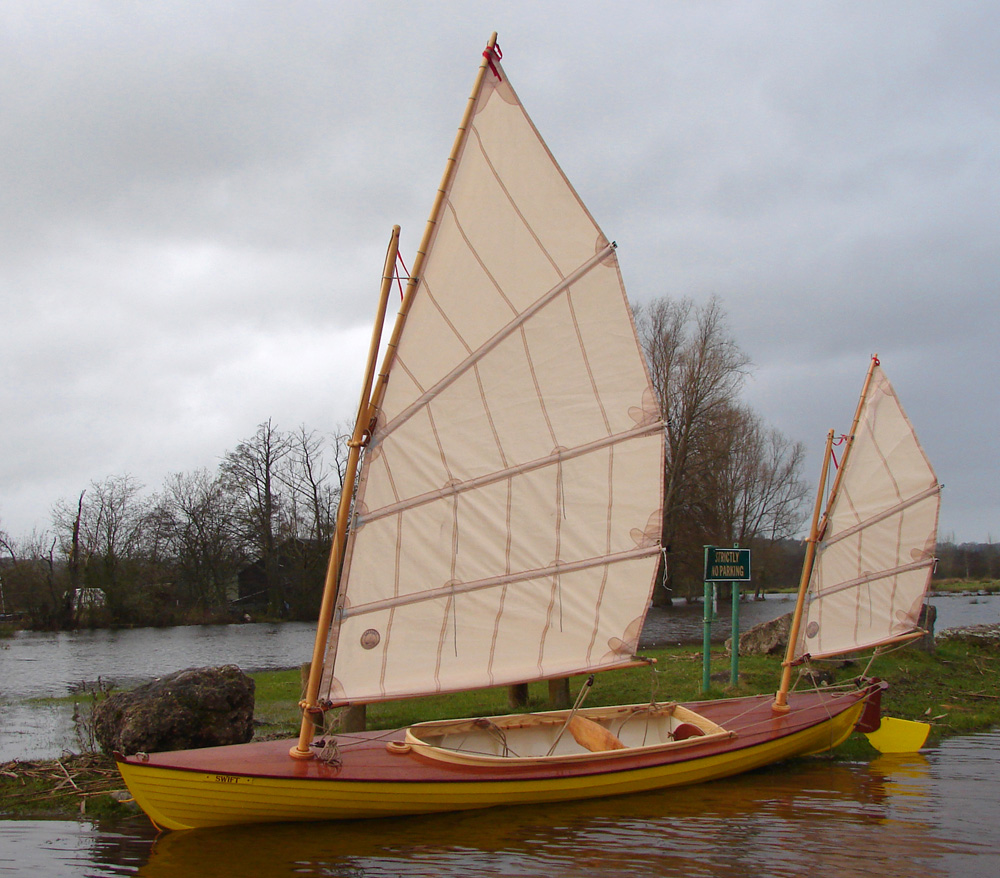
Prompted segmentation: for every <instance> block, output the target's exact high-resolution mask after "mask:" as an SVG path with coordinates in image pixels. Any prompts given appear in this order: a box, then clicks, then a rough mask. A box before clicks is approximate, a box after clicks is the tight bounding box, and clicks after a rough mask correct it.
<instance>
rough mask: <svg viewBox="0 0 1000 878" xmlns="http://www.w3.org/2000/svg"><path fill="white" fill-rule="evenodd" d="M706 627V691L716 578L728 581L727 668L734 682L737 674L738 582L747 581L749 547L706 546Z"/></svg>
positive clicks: (706, 689)
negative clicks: (729, 660)
mask: <svg viewBox="0 0 1000 878" xmlns="http://www.w3.org/2000/svg"><path fill="white" fill-rule="evenodd" d="M704 578H705V631H704V637H703V642H704V649H703V657H702V676H701V689H702V691H703V692H707V691H708V690H709V688H710V686H711V673H710V670H709V665H710V662H711V640H710V630H709V629H710V627H711V622H712V620H713V618H714V613H713V612H712V600H711V596H712V593H713V591H714V589H715V583H716V582H728V583H729V584H730V587H731V590H732V596H733V611H732V629H733V630H732V643H733V652H732V663H731V666H730V672H729V683H730V685H731V686H735V685H736V684H737V683H738V682H739V676H740V586H739V584H740V583H741V582H749V581H750V550H749V549H741V548H739V546H734V547H733V548H731V549H723V548H720V547H718V546H705V577H704Z"/></svg>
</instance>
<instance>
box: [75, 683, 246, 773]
mask: <svg viewBox="0 0 1000 878" xmlns="http://www.w3.org/2000/svg"><path fill="white" fill-rule="evenodd" d="M253 707H254V682H253V680H252V679H251V678H250V677H248V676H247V675H246V674H244V673H243V672H242V671H241V670H240V669H239V668H238V667H236V666H235V665H225V666H223V667H219V668H189V669H188V670H185V671H178V672H176V673H174V674H170V675H169V676H166V677H160V678H158V679H156V680H154V681H153V682H151V683H147V684H145V685H144V686H140V687H138V688H137V689H133V690H131V691H130V692H117V693H114V694H113V695H109V696H108V697H107V698H106V699H105V700H104V701H102V702H101V703H100V704H98V705H97V706H96V707H95V709H94V735H95V737H96V738H97V741H98V743H99V744H100V745H101V749H102V750H103V751H104V752H105V753H112V752H114V751H115V750H118V751H120V752H122V753H126V754H132V753H141V752H146V753H149V752H155V751H164V750H187V749H196V748H199V747H215V746H218V745H222V744H245V743H246V742H247V741H249V740H250V739H251V738H252V737H253Z"/></svg>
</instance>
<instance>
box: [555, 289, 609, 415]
mask: <svg viewBox="0 0 1000 878" xmlns="http://www.w3.org/2000/svg"><path fill="white" fill-rule="evenodd" d="M566 307H567V308H569V314H570V318H571V320H572V323H573V332H574V334H575V335H576V342H577V344H578V345H579V346H580V356H581V357H582V358H583V365H584V368H585V369H586V371H587V379H588V380H589V381H590V389H591V390H592V391H593V393H594V402H596V403H597V408H598V409H599V410H600V412H601V418H602V419H603V420H604V429H605V430H607V431H608V432H610V431H611V423H610V421H609V420H608V412H607V409H606V408H605V407H604V400H602V399H601V392H600V390H599V389H598V387H597V381H596V380H595V379H594V369H593V367H592V366H591V365H590V356H589V355H588V353H587V346H586V345H585V344H584V343H583V334H582V333H581V332H580V320H579V318H578V317H577V316H576V307H575V306H574V304H573V291H572V290H570V291H569V292H567V293H566Z"/></svg>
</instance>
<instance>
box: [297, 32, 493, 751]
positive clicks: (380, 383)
mask: <svg viewBox="0 0 1000 878" xmlns="http://www.w3.org/2000/svg"><path fill="white" fill-rule="evenodd" d="M496 43H497V34H496V31H494V32H493V33H492V34H491V35H490V39H489V41H488V42H487V44H486V50H485V51H484V52H483V60H482V61H481V62H480V64H479V70H478V71H477V72H476V80H475V83H474V85H473V87H472V92H471V94H470V95H469V100H468V102H467V103H466V107H465V112H464V113H463V115H462V121H461V123H460V125H459V128H458V132H457V133H456V135H455V140H454V143H453V144H452V147H451V153H450V154H449V156H448V161H447V163H446V164H445V169H444V174H443V175H442V177H441V183H440V185H439V186H438V191H437V195H436V196H435V198H434V204H433V205H432V207H431V213H430V216H429V217H428V219H427V224H426V226H425V227H424V234H423V237H422V238H421V241H420V246H419V248H418V249H417V255H416V258H415V259H414V261H413V269H412V272H411V274H410V278H409V280H408V281H407V284H406V290H405V292H404V293H403V301H402V303H401V304H400V306H399V312H398V313H397V314H396V321H395V323H394V325H393V328H392V335H391V336H390V337H389V341H388V343H387V345H386V351H385V356H384V357H383V359H382V368H381V369H380V370H379V375H378V380H377V381H376V382H375V388H374V390H371V395H370V396H369V395H368V394H369V390H370V389H371V386H372V375H373V373H374V368H375V361H376V358H377V355H378V343H379V341H380V339H381V333H382V324H383V321H384V319H385V307H386V302H387V301H388V294H389V288H390V287H391V285H392V280H393V277H394V266H395V262H396V250H397V248H398V245H399V226H395V227H393V237H392V240H391V241H390V245H389V250H390V253H391V255H392V259H391V261H390V259H389V256H388V255H387V256H386V270H385V271H384V272H383V275H382V290H381V295H380V301H379V316H378V318H377V319H376V324H375V327H374V330H373V333H372V345H371V348H370V349H369V354H368V356H369V360H368V365H367V367H366V373H365V383H364V388H363V390H362V394H361V403H360V405H359V407H358V418H357V421H356V422H355V425H354V434H353V436H352V438H351V441H350V442H349V443H348V444H349V447H350V451H349V455H348V459H347V470H346V472H345V474H344V486H343V488H342V491H341V496H340V506H339V507H338V510H337V526H336V530H335V532H334V538H333V546H332V548H331V550H330V560H329V563H328V565H327V573H326V582H325V584H324V587H323V601H322V604H321V606H320V616H319V620H318V622H317V625H316V642H315V645H314V646H313V658H312V664H311V665H310V668H309V682H308V683H307V685H306V694H305V698H304V699H303V701H302V702H301V704H300V706H301V707H302V712H303V713H302V726H301V728H300V730H299V740H298V743H297V744H296V745H295V746H294V747H292V748H291V750H290V751H289V753H290V755H291V756H292V757H294V758H296V759H308V758H310V757H311V756H312V752H311V751H310V749H309V744H310V742H311V740H312V737H313V734H314V732H315V729H314V726H313V714H314V712H315V711H316V709H317V705H318V698H319V686H320V681H321V679H322V674H323V655H324V652H325V651H326V643H327V640H328V635H329V634H330V633H331V623H332V624H333V629H334V631H333V635H334V637H335V636H336V634H337V631H336V629H337V628H339V625H338V624H337V621H336V620H335V619H334V609H335V605H336V600H337V596H338V592H339V585H340V571H341V565H342V563H343V557H344V547H345V546H346V543H347V523H348V518H349V513H350V506H351V499H352V496H353V493H354V482H355V479H356V476H357V466H358V460H359V459H360V456H361V448H362V447H363V446H364V445H366V444H367V440H368V438H369V434H370V431H371V429H373V427H374V423H375V419H376V418H377V416H378V412H379V409H380V407H381V405H382V399H383V398H384V396H385V387H386V384H387V382H388V380H389V372H390V370H391V368H392V363H393V361H394V360H395V357H396V350H397V347H398V345H399V338H400V335H401V334H402V331H403V326H404V324H405V323H406V317H407V315H408V314H409V311H410V305H411V303H412V300H413V295H414V293H415V291H416V289H417V286H418V285H419V283H420V277H421V274H422V272H423V267H424V262H425V261H426V258H427V252H428V250H429V249H430V244H431V239H432V238H433V236H434V230H435V229H436V228H437V224H438V220H439V218H440V216H441V211H442V209H443V207H444V200H445V197H446V195H447V192H448V188H449V186H450V185H451V180H452V177H453V176H454V173H455V168H456V167H457V165H458V157H459V154H460V153H461V151H462V147H463V146H464V144H465V140H466V137H467V135H468V129H469V126H470V124H471V122H472V113H473V110H474V108H475V105H476V101H477V100H478V99H479V92H480V91H481V90H482V85H483V79H484V77H485V75H486V70H487V68H488V67H489V66H490V65H491V64H492V63H493V58H494V52H495V50H496Z"/></svg>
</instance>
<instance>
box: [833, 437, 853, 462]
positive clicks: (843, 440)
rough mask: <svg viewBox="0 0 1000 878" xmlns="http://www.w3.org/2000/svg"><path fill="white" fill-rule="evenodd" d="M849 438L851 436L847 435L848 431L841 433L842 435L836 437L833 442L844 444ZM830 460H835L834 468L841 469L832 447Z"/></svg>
mask: <svg viewBox="0 0 1000 878" xmlns="http://www.w3.org/2000/svg"><path fill="white" fill-rule="evenodd" d="M848 438H849V437H848V436H847V434H846V433H842V434H841V435H840V436H839V437H838V438H837V439H836V441H834V443H833V444H834V445H843V444H844V443H845V442H846V441H847V440H848ZM830 460H832V461H833V468H834V469H840V464H839V463H837V455H836V454H834V453H833V449H832V448H831V449H830Z"/></svg>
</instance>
